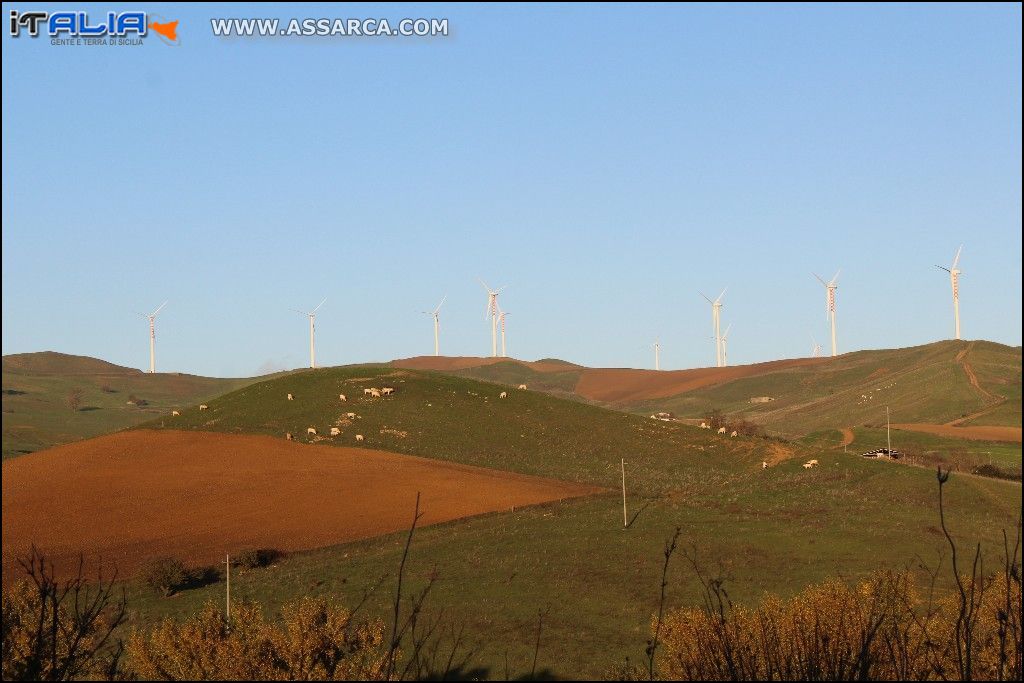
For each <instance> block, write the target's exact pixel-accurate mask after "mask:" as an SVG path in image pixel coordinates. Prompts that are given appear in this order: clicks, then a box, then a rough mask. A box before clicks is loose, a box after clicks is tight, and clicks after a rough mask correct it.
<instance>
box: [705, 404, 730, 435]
mask: <svg viewBox="0 0 1024 683" xmlns="http://www.w3.org/2000/svg"><path fill="white" fill-rule="evenodd" d="M704 420H705V422H707V423H708V426H709V427H711V428H712V429H714V430H716V431H717V430H718V429H719V427H724V426H725V415H723V414H722V411H721V410H719V409H718V408H713V409H711V410H709V411H708V414H707V417H706V418H704Z"/></svg>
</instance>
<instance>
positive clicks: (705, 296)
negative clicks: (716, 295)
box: [697, 292, 715, 304]
mask: <svg viewBox="0 0 1024 683" xmlns="http://www.w3.org/2000/svg"><path fill="white" fill-rule="evenodd" d="M697 293H698V294H700V295H701V296H702V297H704V300H705V301H707V302H708V303H709V304H713V303H715V302H714V301H712V300H711V299H709V298H708V297H707V295H705V294H704V292H697Z"/></svg>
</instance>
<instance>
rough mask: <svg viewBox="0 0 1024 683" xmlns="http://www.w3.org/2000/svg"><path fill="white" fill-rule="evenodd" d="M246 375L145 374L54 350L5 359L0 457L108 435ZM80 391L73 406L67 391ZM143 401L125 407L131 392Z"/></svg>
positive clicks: (218, 391) (226, 388)
mask: <svg viewBox="0 0 1024 683" xmlns="http://www.w3.org/2000/svg"><path fill="white" fill-rule="evenodd" d="M253 381H255V380H252V379H215V378H210V377H196V376H195V375H180V374H167V373H157V374H154V375H150V374H147V373H143V372H140V371H138V370H134V369H131V368H124V367H120V366H118V365H113V364H111V363H106V362H104V361H100V360H96V359H94V358H85V357H81V356H68V355H65V354H58V353H52V352H46V353H32V354H18V355H12V356H4V358H3V415H4V419H3V457H4V458H9V457H13V456H17V455H23V454H25V453H31V452H34V451H38V450H42V449H44V448H50V447H51V446H56V445H59V444H62V443H69V442H72V441H78V440H80V439H87V438H90V437H93V436H99V435H101V434H107V433H110V432H113V431H117V430H119V429H124V428H125V427H130V426H132V425H135V424H139V423H140V422H145V421H147V420H151V419H153V418H154V417H155V416H156V415H159V414H161V413H166V412H168V411H170V410H171V409H172V408H176V407H180V406H185V405H191V404H193V403H195V402H196V401H203V400H205V399H208V398H211V397H213V396H217V395H220V394H223V393H224V392H226V391H230V390H232V389H235V388H237V387H240V386H244V385H246V384H249V383H251V382H253ZM76 389H77V390H80V391H81V406H80V407H79V409H78V410H72V409H71V408H70V407H69V405H68V400H67V399H68V396H69V395H70V394H71V392H72V391H74V390H76ZM132 396H135V397H136V398H139V399H143V400H145V401H146V402H147V405H144V406H143V405H128V403H127V401H128V400H129V398H130V397H132Z"/></svg>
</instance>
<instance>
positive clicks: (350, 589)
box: [130, 366, 1021, 677]
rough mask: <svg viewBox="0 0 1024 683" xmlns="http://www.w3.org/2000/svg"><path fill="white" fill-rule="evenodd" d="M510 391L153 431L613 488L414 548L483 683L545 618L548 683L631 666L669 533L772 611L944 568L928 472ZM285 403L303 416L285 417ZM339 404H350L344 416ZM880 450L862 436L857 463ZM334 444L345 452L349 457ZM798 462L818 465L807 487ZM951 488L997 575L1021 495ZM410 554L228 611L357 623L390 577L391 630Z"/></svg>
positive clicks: (282, 565) (281, 398)
mask: <svg viewBox="0 0 1024 683" xmlns="http://www.w3.org/2000/svg"><path fill="white" fill-rule="evenodd" d="M385 384H388V385H391V386H395V387H396V388H397V392H396V394H395V396H394V397H393V398H390V399H365V400H364V399H363V398H362V391H361V388H362V387H363V386H381V385H385ZM503 389H504V387H502V386H500V385H493V384H486V383H482V382H478V381H475V380H472V379H469V378H465V377H455V376H451V375H442V374H437V373H431V372H418V371H417V372H413V371H396V370H395V369H393V368H390V367H387V366H360V367H345V368H330V369H324V370H316V371H308V372H302V373H296V374H294V375H291V376H288V377H283V378H277V379H273V380H270V381H267V382H261V383H259V384H257V385H253V386H250V387H246V388H244V389H240V390H238V391H235V392H232V393H231V394H228V395H225V396H222V397H219V398H217V399H214V400H212V401H210V402H209V405H210V409H209V410H208V411H202V412H200V411H198V410H196V409H194V408H190V409H187V410H186V411H184V413H183V415H182V416H181V418H179V419H177V420H174V421H172V420H170V419H169V418H162V419H161V420H160V421H157V422H154V423H150V424H148V425H145V426H146V427H157V428H159V427H161V426H162V427H166V428H170V427H174V428H178V429H181V428H185V429H205V430H217V431H225V432H245V433H264V434H278V435H283V433H284V432H285V431H292V432H293V433H296V434H299V435H302V436H301V438H305V437H304V434H305V427H306V426H318V427H325V426H327V425H329V424H331V422H332V421H333V420H334V419H336V418H337V417H338V416H339V415H340V414H341V413H342V412H348V411H353V412H356V413H357V414H358V415H359V416H360V418H359V419H358V420H357V421H356V427H353V428H346V429H345V435H351V434H352V433H353V432H354V431H356V430H358V432H361V433H364V434H366V435H367V441H366V442H363V444H362V445H364V446H366V447H374V448H386V449H389V450H396V451H399V452H404V453H410V454H415V455H421V456H425V457H434V458H440V459H444V460H451V461H456V462H463V463H468V464H473V465H481V466H486V467H495V468H500V469H505V470H512V471H516V472H524V473H529V474H539V475H545V476H553V477H559V478H563V479H570V480H573V481H580V482H586V483H594V484H600V485H603V486H607V487H609V488H610V489H611V490H610V491H609V493H607V494H604V495H599V496H595V497H591V498H588V499H584V500H577V501H571V502H564V503H557V504H551V505H544V506H538V507H534V508H529V509H520V510H516V511H515V512H511V511H510V512H508V513H500V514H492V515H486V516H482V517H478V518H472V519H465V520H460V521H456V522H451V523H447V524H443V525H438V526H434V527H429V528H425V529H422V530H420V531H418V532H417V536H416V540H415V542H414V544H413V549H412V559H411V562H410V565H409V571H410V577H411V585H410V589H411V590H415V589H417V588H420V587H422V586H423V585H424V584H425V582H426V580H427V578H426V577H427V576H428V575H429V574H430V573H431V572H434V571H436V574H437V577H438V581H437V584H436V586H435V588H434V592H433V593H432V595H431V597H430V599H429V601H428V605H429V608H430V610H431V611H432V613H434V614H439V613H443V614H444V615H445V618H446V619H448V620H449V621H450V622H451V623H454V624H464V625H465V627H466V633H467V634H468V642H469V643H470V644H471V645H472V646H473V648H474V649H475V650H476V656H475V657H474V659H473V662H474V663H475V665H476V666H477V667H479V668H478V669H475V670H474V673H475V675H478V676H481V677H485V676H489V677H503V676H505V674H506V668H505V667H506V660H507V661H508V673H510V674H511V675H513V676H516V675H522V674H524V673H528V672H529V667H530V661H531V659H532V649H533V642H534V640H533V639H534V637H535V629H536V624H537V616H538V612H539V611H546V613H547V616H546V617H545V621H544V624H545V626H544V631H543V634H542V642H541V651H540V656H539V662H538V669H539V670H547V673H550V674H551V675H554V676H560V677H585V676H601V675H608V674H609V672H610V671H611V669H612V667H614V666H616V665H618V664H621V663H622V662H623V661H624V660H625V658H626V657H630V658H631V659H632V660H633V661H636V660H637V659H638V658H641V657H642V656H643V648H644V643H645V641H646V638H647V637H648V628H649V624H650V619H651V615H652V614H653V613H654V611H655V610H656V608H657V597H658V585H659V570H660V563H661V561H662V556H661V553H662V546H663V543H664V541H665V539H666V538H668V537H669V536H670V535H671V534H672V531H673V530H674V528H675V527H676V526H679V527H681V528H682V530H683V542H684V544H685V545H686V547H688V548H692V550H693V551H694V552H696V553H697V554H698V556H699V558H700V561H701V564H702V566H703V567H704V569H705V570H707V571H708V572H711V573H719V572H720V573H721V574H722V575H724V576H726V577H727V579H728V586H729V590H730V596H731V597H732V598H733V599H734V600H736V601H738V602H752V601H755V600H757V599H758V598H759V597H760V596H761V595H762V594H763V593H764V592H765V591H772V592H777V593H782V594H792V593H794V592H795V591H797V590H799V589H800V588H802V587H803V586H805V585H806V584H807V583H809V582H813V581H817V580H820V579H823V578H825V577H826V576H836V575H838V576H842V577H846V578H850V579H853V578H857V577H860V576H863V575H864V574H866V573H868V572H870V571H872V570H875V569H878V568H882V567H911V568H913V567H916V566H918V564H919V563H920V561H921V560H922V559H923V560H925V561H927V562H930V563H935V562H937V560H938V557H939V554H940V553H941V552H943V551H944V548H945V546H944V539H943V538H942V537H941V535H940V532H939V528H938V514H937V508H936V495H935V492H936V484H935V475H934V472H933V471H931V470H928V469H924V468H918V467H907V466H903V465H899V464H895V463H886V462H876V461H870V460H867V459H864V458H861V457H860V456H859V455H857V454H855V453H854V450H855V449H851V452H850V453H847V454H844V453H842V452H841V449H837V447H836V446H837V444H838V433H837V434H835V435H830V434H827V433H823V434H820V435H817V436H816V437H815V438H808V439H805V440H803V441H801V442H797V443H790V444H783V443H779V442H777V441H773V440H767V439H743V438H737V439H728V438H723V437H718V436H717V435H713V434H709V433H708V432H707V431H704V430H700V429H697V428H693V427H688V426H684V425H679V424H670V423H664V422H658V421H654V420H650V419H649V418H643V417H640V416H636V415H630V414H625V413H618V412H614V411H610V410H606V409H602V408H598V407H595V406H590V405H585V404H582V403H578V402H573V401H566V400H560V399H556V398H553V397H551V396H547V395H545V394H542V393H539V392H533V391H528V392H521V391H510V392H509V398H507V399H504V400H501V399H498V398H497V395H498V393H499V392H500V391H501V390H503ZM289 392H291V393H293V394H294V395H295V400H294V401H287V400H286V394H287V393H289ZM338 393H346V394H347V396H348V397H349V401H348V402H347V403H345V404H342V403H340V402H339V401H338V397H337V395H338ZM382 429H387V430H394V431H389V432H387V433H384V434H381V431H380V430H382ZM395 432H404V433H405V434H406V436H404V437H402V436H396V435H395ZM345 435H343V436H345ZM876 436H877V435H876V434H875V433H873V432H863V433H861V432H858V433H857V439H858V440H857V442H855V443H857V444H858V445H859V444H860V443H861V442H863V443H867V442H870V441H871V440H872V439H874V438H876ZM914 436H915V438H916V437H927V435H914ZM919 442H921V443H923V441H921V440H919ZM322 443H330V441H329V440H327V441H324V442H322ZM338 443H341V444H344V445H349V446H353V445H356V444H355V442H354V441H351V440H349V439H347V438H341V439H339V440H338ZM778 448H788V449H791V450H792V451H793V453H792V454H793V456H794V457H793V458H792V459H789V460H787V461H785V462H783V463H781V464H779V465H778V466H774V467H770V468H769V469H767V470H762V469H761V461H762V460H763V459H767V458H769V457H770V453H771V452H773V451H774V450H776V449H778ZM1018 452H1019V449H1018ZM857 453H859V451H857ZM809 457H815V458H817V459H819V460H820V462H821V465H820V466H819V467H818V468H816V469H813V470H809V471H808V470H804V469H803V468H802V467H801V463H802V462H803V461H804V460H805V459H806V458H809ZM620 458H625V459H626V463H627V465H626V467H627V470H626V472H627V483H628V486H629V490H630V495H629V507H630V515H631V516H632V515H633V514H636V519H635V522H634V523H633V524H632V526H631V527H630V528H629V529H623V522H622V507H621V504H622V501H621V497H620V494H619V492H618V490H617V486H618V484H619V481H620V479H619V478H620V476H621V475H620V469H619V459H620ZM1017 461H1018V462H1019V456H1018V460H1017ZM953 482H954V483H953V484H952V485H951V486H950V488H949V489H948V498H947V500H948V504H949V510H948V518H949V523H950V524H951V526H952V528H953V529H954V532H955V533H956V535H957V537H958V538H959V540H960V541H961V542H962V543H964V544H971V543H973V542H975V541H979V542H982V543H983V544H984V547H985V548H986V552H988V553H990V554H991V555H990V556H991V557H992V558H993V561H994V558H995V554H994V553H996V552H997V550H998V549H999V548H1000V547H1001V542H1002V539H1001V535H1000V532H1001V529H1003V528H1006V529H1012V527H1013V525H1014V524H1015V522H1016V520H1017V518H1018V516H1019V514H1020V510H1021V489H1020V484H1019V483H1016V482H1007V481H999V480H993V479H985V478H981V477H973V476H960V477H955V478H954V480H953ZM413 503H414V501H413V500H410V501H409V514H410V518H411V515H412V510H413ZM402 541H403V536H402V535H401V534H394V535H390V536H385V537H382V538H377V539H372V540H368V541H363V542H358V543H351V544H346V545H342V546H337V547H333V548H325V549H320V550H315V551H309V552H304V553H299V554H296V555H294V556H292V557H290V558H288V559H285V560H283V561H281V562H279V563H278V564H277V565H275V566H273V567H271V568H267V569H262V570H248V571H245V572H243V573H241V574H239V575H237V576H236V577H235V579H234V580H233V583H232V594H233V595H234V596H235V598H236V599H245V598H251V599H256V600H259V601H260V602H262V603H264V604H265V605H266V606H268V607H269V608H270V609H276V608H277V607H278V606H280V605H281V604H282V602H284V601H287V600H289V599H291V598H295V597H298V596H302V595H308V594H319V593H329V594H335V595H339V596H341V597H342V598H343V599H344V600H345V601H347V602H349V603H350V604H354V603H355V602H357V601H358V600H359V599H360V597H361V595H362V593H363V591H364V590H366V589H368V588H369V587H370V586H372V585H373V584H374V583H375V582H376V581H377V580H378V579H379V578H380V577H382V576H384V575H388V576H389V579H388V580H387V581H386V582H385V584H384V586H383V588H382V589H381V591H382V592H380V593H378V594H376V595H375V596H374V597H373V598H372V599H371V600H370V601H369V603H368V605H367V614H368V615H372V616H384V615H385V613H386V609H387V605H388V600H389V598H390V593H389V592H390V590H391V589H392V587H393V582H394V573H395V571H396V568H397V565H398V560H399V557H400V552H401V545H402ZM947 554H948V553H947ZM943 576H944V578H943V585H945V586H948V585H949V584H948V581H947V579H948V577H946V576H945V575H943ZM223 588H224V587H223V584H222V583H218V584H213V585H210V586H207V587H205V588H200V589H195V590H191V591H187V592H185V593H183V594H181V595H179V596H177V597H174V598H170V599H163V598H158V597H156V596H155V595H154V594H153V593H151V592H150V591H149V590H148V589H146V588H144V587H142V586H140V585H138V584H131V587H130V593H131V603H132V607H133V623H134V624H136V625H143V624H148V623H152V622H153V620H155V619H157V618H160V617H162V616H165V615H177V616H181V615H185V614H189V613H191V612H193V611H194V610H195V609H196V608H197V607H198V606H199V605H200V604H202V602H203V601H205V600H208V599H222V596H223ZM697 601H698V593H697V584H696V582H695V581H694V579H693V576H692V572H691V571H690V570H689V569H688V568H687V565H686V561H685V560H684V559H683V557H682V556H678V557H677V558H676V559H675V561H674V565H673V567H672V571H671V573H670V587H669V603H670V604H671V605H679V604H695V603H696V602H697Z"/></svg>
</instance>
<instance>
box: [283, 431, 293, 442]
mask: <svg viewBox="0 0 1024 683" xmlns="http://www.w3.org/2000/svg"><path fill="white" fill-rule="evenodd" d="M284 438H285V441H291V440H292V439H293V438H294V437H293V436H292V433H291V432H285V433H284Z"/></svg>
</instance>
